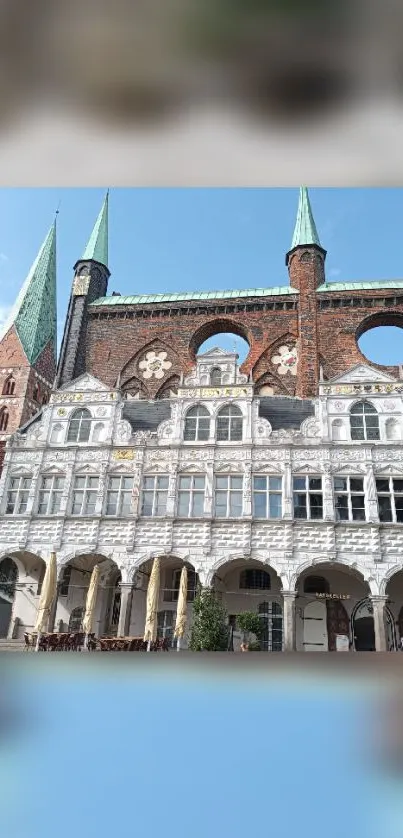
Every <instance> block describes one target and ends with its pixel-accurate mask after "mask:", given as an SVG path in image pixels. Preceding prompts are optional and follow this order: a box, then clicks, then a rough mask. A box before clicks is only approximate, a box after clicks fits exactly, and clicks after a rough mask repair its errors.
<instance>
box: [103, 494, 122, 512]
mask: <svg viewBox="0 0 403 838" xmlns="http://www.w3.org/2000/svg"><path fill="white" fill-rule="evenodd" d="M118 497H119V495H118V493H117V492H108V500H107V506H106V514H107V515H116V512H117V508H118Z"/></svg>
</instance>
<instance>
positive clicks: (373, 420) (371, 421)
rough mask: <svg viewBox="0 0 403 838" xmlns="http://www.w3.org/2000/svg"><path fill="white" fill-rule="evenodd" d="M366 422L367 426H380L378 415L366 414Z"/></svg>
mask: <svg viewBox="0 0 403 838" xmlns="http://www.w3.org/2000/svg"><path fill="white" fill-rule="evenodd" d="M365 424H366V426H367V428H377V427H378V416H377V415H375V416H366V417H365Z"/></svg>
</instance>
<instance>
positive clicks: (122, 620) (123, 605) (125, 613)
mask: <svg viewBox="0 0 403 838" xmlns="http://www.w3.org/2000/svg"><path fill="white" fill-rule="evenodd" d="M119 587H120V590H121V599H120V614H119V626H118V637H127V636H128V634H129V630H130V622H131V616H132V600H133V585H132V584H131V583H129V584H127V583H123V582H121V583H120V586H119Z"/></svg>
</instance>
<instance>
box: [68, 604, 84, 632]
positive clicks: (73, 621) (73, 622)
mask: <svg viewBox="0 0 403 838" xmlns="http://www.w3.org/2000/svg"><path fill="white" fill-rule="evenodd" d="M83 617H84V608H83V607H80V608H73V610H72V612H71V614H70V619H69V631H81V629H82V622H83Z"/></svg>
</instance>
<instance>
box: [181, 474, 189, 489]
mask: <svg viewBox="0 0 403 838" xmlns="http://www.w3.org/2000/svg"><path fill="white" fill-rule="evenodd" d="M190 483H191V477H180V478H179V488H180V489H190Z"/></svg>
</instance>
